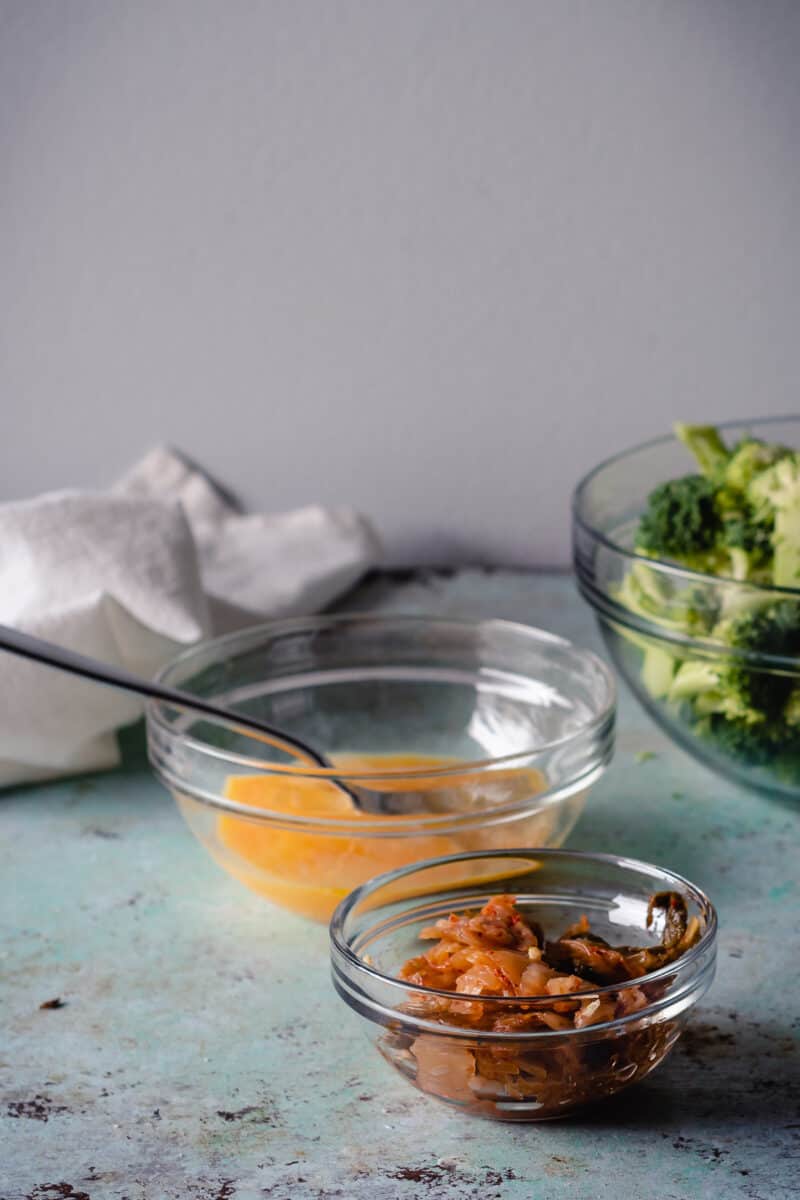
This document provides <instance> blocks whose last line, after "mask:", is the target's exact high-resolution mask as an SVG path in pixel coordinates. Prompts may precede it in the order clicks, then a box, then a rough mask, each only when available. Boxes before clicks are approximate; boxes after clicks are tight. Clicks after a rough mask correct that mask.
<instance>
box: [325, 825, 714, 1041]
mask: <svg viewBox="0 0 800 1200" xmlns="http://www.w3.org/2000/svg"><path fill="white" fill-rule="evenodd" d="M524 855H530V856H531V857H532V858H537V859H541V858H548V859H550V860H557V859H561V860H568V861H569V860H572V861H574V860H577V861H579V862H591V863H594V864H600V865H607V866H613V867H616V868H623V869H625V870H630V871H638V872H640V873H644V874H649V873H656V872H657V873H658V874H659V875H660V876H661V877H662V878H663V876H667V877H668V880H669V881H670V882H672V883H676V884H679V885H681V886H682V887H683V888H684V889H686V890H687V891H688V892H689V893H690V894H691V896H692V899H694V900H695V902H696V903H698V905H699V906H700V907H701V909H702V910H703V915H704V917H705V922H706V924H705V928H704V930H703V932H702V934H701V936H700V939H699V941H698V942H697V943H696V944H695V945H694V946H692V947H691V949H689V950H687V951H685V953H684V954H682V955H680V957H679V958H677V959H675V960H674V961H673V962H671V963H667V964H666V965H665V966H663V967H659V968H658V969H657V970H655V971H648V972H647V973H646V974H644V975H640V976H638V977H637V978H636V979H630V980H623V981H622V982H620V983H612V984H602V985H598V986H596V987H587V988H586V989H582V990H581V991H580V992H574V993H570V998H573V997H583V998H586V997H587V996H592V997H594V996H603V995H608V994H610V993H614V994H616V995H618V994H619V993H620V992H622V991H625V990H626V989H627V988H631V987H641V986H642V985H644V984H650V983H654V982H658V981H659V980H662V979H664V978H666V977H668V976H670V975H673V976H674V975H675V974H676V973H680V974H683V975H685V968H687V967H689V966H691V964H692V963H695V962H698V960H701V959H702V958H703V957H704V956H705V955H707V953H708V952H709V950H710V951H712V952H714V951H715V944H716V938H717V932H718V928H719V919H718V916H717V911H716V908H715V907H714V905H713V904H712V902H711V900H709V898H708V896H707V895H706V893H705V892H704V891H703V890H702V889H701V888H699V887H698V886H697V885H696V884H694V883H692V882H691V880H689V879H687V878H686V877H685V876H683V875H680V874H678V872H677V871H671V870H669V869H668V868H666V867H659V866H657V865H656V864H654V863H648V862H644V861H643V860H642V859H636V858H630V857H629V856H627V855H616V854H606V853H600V852H595V851H590V850H564V849H559V848H544V847H516V848H513V849H498V850H486V851H479V850H468V851H464V852H462V853H460V854H448V855H443V856H442V857H440V858H431V859H423V860H422V861H420V862H417V863H412V864H411V865H409V866H406V867H399V868H397V869H396V870H394V871H386V872H385V873H384V874H382V875H376V876H375V877H374V878H373V879H370V880H368V881H367V882H366V883H363V884H361V886H360V887H357V888H354V889H353V891H352V892H350V893H349V894H348V895H347V896H346V897H345V898H344V899H343V900H341V901H340V902H339V904H338V905H337V906H336V909H335V910H334V913H333V915H332V917H331V920H330V924H329V927H328V929H329V939H330V945H331V958H332V960H333V961H334V970H335V959H336V957H337V956H339V957H341V958H342V959H343V960H344V961H345V962H346V963H347V964H348V966H350V967H351V968H353V969H354V970H355V971H356V972H357V973H358V974H359V975H360V976H361V977H362V978H363V977H366V978H368V979H371V980H373V981H375V982H376V983H378V984H380V985H382V986H385V985H387V984H388V985H390V986H391V987H392V988H394V989H397V990H398V991H402V992H408V991H409V990H412V991H414V992H421V993H423V994H425V995H428V996H441V997H443V998H444V999H448V1000H468V999H470V998H472V999H474V1000H477V1001H480V1002H482V1003H488V1004H491V1005H493V1006H494V1005H497V1006H498V1008H499V1009H502V1008H504V1007H512V1006H514V1005H518V1004H520V1003H528V1004H530V1005H531V1007H533V1008H535V1007H544V1006H546V1005H547V1004H552V1000H553V998H552V997H544V996H531V997H523V996H480V995H477V994H474V993H467V992H451V991H444V990H440V989H438V988H430V987H425V986H423V985H422V984H413V985H410V984H409V983H408V981H407V980H402V979H399V978H398V977H397V976H393V975H386V974H384V972H382V971H378V970H377V969H376V968H375V967H373V966H371V965H370V964H369V963H366V962H364V960H363V959H362V958H360V957H359V956H358V955H357V954H356V953H355V952H354V951H353V950H352V949H351V947H350V944H349V942H348V941H347V939H346V938H345V936H344V924H345V921H346V920H347V918H348V916H349V915H350V913H351V911H352V909H353V908H354V907H355V905H356V904H358V903H359V902H360V901H361V900H363V899H364V898H365V897H368V896H370V895H371V894H374V893H375V892H376V891H378V890H379V889H380V888H382V887H386V886H387V885H390V884H392V883H395V882H396V881H397V880H399V879H403V878H405V877H407V876H409V875H413V874H414V873H415V872H417V871H421V870H426V869H429V868H431V867H438V866H443V865H449V864H451V863H457V862H466V861H468V860H474V859H477V858H519V857H520V856H524ZM431 894H434V893H431ZM481 894H482V895H483V894H485V895H486V896H487V898H488V896H489V894H490V893H489V891H488V890H487V891H486V892H485V893H484V891H483V890H482V889H481ZM492 894H495V895H496V894H498V893H496V892H495V893H492ZM409 899H415V900H419V899H420V896H419V895H416V896H414V897H409ZM713 961H714V959H713V958H712V965H713ZM681 994H683V993H682V991H681V990H680V989H679V990H678V992H672V993H669V994H668V995H667V996H663V997H659V998H658V999H657V1000H655V1001H653V1003H652V1004H648V1005H646V1006H645V1007H644V1008H642V1009H639V1010H637V1011H636V1012H634V1013H628V1014H626V1015H625V1016H623V1017H615V1018H613V1019H612V1020H610V1021H603V1022H598V1023H597V1024H596V1025H589V1026H584V1027H583V1028H580V1029H576V1028H573V1029H563V1030H534V1031H527V1032H521V1033H520V1032H514V1033H492V1032H491V1031H483V1030H471V1029H469V1028H468V1027H463V1026H457V1025H449V1024H447V1023H445V1022H438V1021H433V1022H427V1021H425V1019H424V1018H417V1017H415V1016H414V1014H406V1013H400V1014H399V1015H401V1016H402V1017H403V1018H404V1019H408V1021H409V1023H410V1024H416V1025H419V1026H420V1027H421V1026H422V1024H423V1023H424V1024H425V1025H426V1026H428V1025H430V1027H431V1030H432V1031H437V1032H439V1033H446V1034H447V1035H452V1034H456V1033H458V1034H459V1035H460V1036H467V1037H470V1038H472V1039H476V1038H490V1039H498V1038H500V1039H511V1040H513V1041H517V1040H520V1039H522V1040H526V1039H530V1040H538V1039H540V1038H544V1037H570V1036H575V1035H578V1034H586V1033H590V1032H593V1033H598V1032H602V1031H604V1030H606V1029H610V1028H612V1027H619V1026H620V1025H623V1024H627V1023H629V1022H630V1021H631V1020H632V1019H633V1018H637V1019H642V1018H643V1017H647V1016H648V1015H652V1013H653V1012H654V1011H658V1009H659V1008H661V1007H664V1004H665V1003H669V1002H671V1001H674V1000H675V999H676V998H677V996H678V995H681ZM367 999H368V1003H369V1005H370V1007H372V1008H374V1009H376V1010H378V1011H382V1012H383V1013H385V1014H387V1015H388V1016H390V1017H394V1018H395V1019H396V1018H397V1017H398V1011H399V1010H397V1009H394V1008H387V1007H386V1006H385V1005H382V1004H380V1002H378V1001H375V1000H373V999H372V998H371V997H369V996H368V997H367ZM537 1001H538V1004H537Z"/></svg>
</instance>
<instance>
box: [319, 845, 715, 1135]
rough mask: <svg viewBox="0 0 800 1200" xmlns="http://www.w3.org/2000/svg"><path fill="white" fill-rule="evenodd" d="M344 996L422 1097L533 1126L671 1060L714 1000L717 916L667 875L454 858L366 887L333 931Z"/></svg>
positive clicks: (571, 862) (489, 856) (609, 860)
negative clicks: (698, 1009)
mask: <svg viewBox="0 0 800 1200" xmlns="http://www.w3.org/2000/svg"><path fill="white" fill-rule="evenodd" d="M330 929H331V962H332V970H333V980H334V985H335V987H336V990H337V992H338V993H339V995H340V996H341V998H342V999H343V1000H344V1001H345V1003H346V1004H347V1005H348V1006H349V1007H350V1008H351V1009H353V1010H354V1011H355V1012H356V1013H358V1015H359V1016H360V1017H362V1018H363V1020H364V1023H365V1028H366V1030H367V1032H368V1034H369V1037H370V1039H371V1041H372V1042H373V1043H374V1045H375V1046H376V1048H377V1049H378V1050H379V1052H380V1053H381V1054H382V1056H383V1057H384V1058H385V1059H386V1061H387V1062H389V1063H390V1064H391V1065H392V1066H393V1067H394V1068H395V1069H396V1070H397V1071H399V1073H400V1074H401V1075H403V1076H404V1077H405V1078H406V1079H407V1080H408V1081H409V1082H410V1083H411V1084H413V1085H414V1086H415V1087H417V1088H418V1089H419V1090H420V1091H422V1092H425V1093H426V1094H427V1095H429V1096H433V1097H435V1098H436V1099H438V1100H442V1101H445V1102H446V1103H448V1104H450V1105H453V1106H455V1107H457V1108H460V1109H461V1110H462V1111H464V1112H465V1113H469V1114H473V1115H475V1116H481V1117H488V1118H493V1119H495V1120H506V1121H537V1120H545V1119H549V1118H554V1117H561V1116H564V1115H565V1114H567V1113H569V1112H570V1111H572V1110H574V1109H577V1108H579V1107H582V1106H584V1105H587V1104H590V1103H594V1102H595V1101H598V1100H601V1099H604V1098H606V1097H609V1096H613V1095H614V1094H615V1093H617V1092H619V1091H621V1090H622V1089H623V1088H626V1087H628V1086H629V1085H630V1084H632V1083H636V1082H637V1081H638V1080H641V1079H643V1078H644V1077H645V1076H646V1075H648V1074H649V1073H650V1072H651V1071H652V1070H654V1069H655V1068H656V1067H657V1066H658V1065H659V1064H660V1063H661V1062H662V1061H663V1060H664V1058H665V1057H666V1055H667V1054H668V1053H669V1051H670V1050H671V1048H672V1046H673V1045H674V1044H675V1042H676V1041H677V1039H678V1038H679V1036H680V1034H681V1031H682V1030H683V1028H684V1027H685V1025H686V1023H687V1022H688V1020H689V1014H690V1010H691V1008H692V1006H693V1005H694V1004H695V1003H696V1002H697V1001H698V1000H699V999H700V997H701V996H703V995H704V993H705V992H706V991H707V990H708V988H709V986H710V984H711V981H712V979H713V976H714V968H715V962H716V930H717V919H716V915H715V912H714V909H713V907H712V905H711V903H710V901H709V900H708V899H707V897H706V896H705V895H704V894H703V892H701V891H700V890H699V889H698V888H697V887H695V886H694V885H693V884H691V883H689V882H688V881H687V880H685V879H683V878H682V877H681V876H679V875H676V874H674V873H673V872H671V871H666V870H663V869H662V868H661V867H656V866H651V865H649V864H647V863H642V862H636V861H634V860H632V859H623V858H616V857H614V856H612V855H605V854H588V853H581V852H578V851H570V850H552V849H549V850H545V849H532V850H495V851H491V852H488V853H483V854H480V853H478V854H470V853H467V854H457V855H451V856H448V857H445V858H438V859H432V860H430V861H428V862H423V863H419V864H417V865H416V866H413V867H406V868H404V869H401V870H397V871H392V872H390V873H387V874H385V875H382V876H380V877H379V878H377V879H374V880H372V881H371V882H370V883H367V884H365V885H363V886H362V887H359V888H357V889H356V890H355V891H354V892H353V893H352V894H351V895H350V896H348V897H347V899H346V900H344V901H343V902H342V903H341V904H340V905H339V906H338V908H337V909H336V912H335V913H334V915H333V919H332V921H331V927H330Z"/></svg>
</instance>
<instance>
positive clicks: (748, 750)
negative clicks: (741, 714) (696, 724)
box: [708, 715, 781, 767]
mask: <svg viewBox="0 0 800 1200" xmlns="http://www.w3.org/2000/svg"><path fill="white" fill-rule="evenodd" d="M708 736H709V737H710V738H711V740H713V742H714V743H715V744H716V746H717V748H718V749H719V750H722V751H723V753H724V754H726V755H728V756H729V757H730V758H735V759H737V760H738V761H739V762H745V763H747V764H748V765H749V766H751V767H764V766H767V765H768V764H769V763H771V762H773V761H774V759H775V755H776V753H777V752H778V749H779V747H780V743H781V738H780V735H779V734H776V730H775V728H774V726H773V727H770V726H769V725H753V724H750V723H748V722H747V721H731V720H729V719H728V718H727V717H723V716H716V715H715V716H713V717H712V718H711V721H710V724H709V726H708Z"/></svg>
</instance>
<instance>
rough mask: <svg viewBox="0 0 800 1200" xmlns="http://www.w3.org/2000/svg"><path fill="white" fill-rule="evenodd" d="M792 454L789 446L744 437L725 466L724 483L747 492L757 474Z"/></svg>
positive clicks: (728, 486) (733, 488)
mask: <svg viewBox="0 0 800 1200" xmlns="http://www.w3.org/2000/svg"><path fill="white" fill-rule="evenodd" d="M792 454H793V451H792V450H790V449H789V448H788V446H775V445H770V444H769V443H768V442H761V441H759V440H758V439H757V438H742V440H741V441H740V442H739V443H738V445H737V446H735V447H734V450H733V453H732V454H731V457H730V459H729V460H728V462H727V464H726V466H725V469H724V471H723V474H722V484H723V486H724V487H726V488H731V489H732V490H733V491H735V492H746V491H747V489H748V488H749V486H750V484H751V483H752V482H753V480H754V479H755V477H756V476H757V475H760V474H761V473H762V471H766V470H767V468H768V467H771V466H773V465H774V464H775V463H776V462H779V461H780V459H782V458H786V457H787V456H791V455H792Z"/></svg>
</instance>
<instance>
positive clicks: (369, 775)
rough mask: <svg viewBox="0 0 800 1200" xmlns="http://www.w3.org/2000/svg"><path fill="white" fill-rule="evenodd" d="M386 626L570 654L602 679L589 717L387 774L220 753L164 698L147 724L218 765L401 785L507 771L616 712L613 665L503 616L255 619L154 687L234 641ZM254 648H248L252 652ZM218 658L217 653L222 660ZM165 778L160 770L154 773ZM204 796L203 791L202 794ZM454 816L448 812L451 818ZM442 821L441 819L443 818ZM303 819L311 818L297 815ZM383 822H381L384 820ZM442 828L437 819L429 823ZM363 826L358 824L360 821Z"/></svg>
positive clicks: (205, 646)
mask: <svg viewBox="0 0 800 1200" xmlns="http://www.w3.org/2000/svg"><path fill="white" fill-rule="evenodd" d="M386 623H392V624H396V625H402V626H404V627H406V628H409V629H412V628H413V627H414V626H415V625H417V626H423V625H424V626H431V625H433V626H457V627H461V628H463V629H473V630H475V631H479V630H481V629H486V630H493V631H497V630H499V631H501V632H503V631H505V632H508V633H511V634H513V635H515V636H520V635H521V636H523V637H525V638H526V639H528V640H529V641H530V642H532V643H534V644H536V645H538V646H540V647H552V648H554V649H558V650H561V651H566V652H569V653H570V654H571V655H572V656H574V659H575V661H576V662H580V663H581V665H582V666H584V667H591V668H592V670H593V672H594V673H595V676H596V678H597V679H599V680H600V681H601V682H602V689H598V694H597V695H596V696H595V695H593V696H592V698H591V706H592V715H591V717H590V718H589V719H588V720H586V721H585V722H583V723H582V724H581V725H580V727H579V728H578V729H577V730H573V731H572V732H570V733H567V734H564V735H563V736H562V737H559V738H555V739H553V740H551V741H549V742H543V743H541V744H539V745H537V746H533V747H528V748H525V749H523V750H515V751H514V752H513V753H510V754H504V755H499V756H494V757H488V758H482V759H473V760H458V761H454V762H453V763H452V764H447V765H446V766H443V767H433V768H431V767H414V768H409V769H401V770H396V769H395V770H391V769H387V768H383V769H379V768H373V769H369V768H368V769H364V770H360V769H353V770H351V769H344V770H343V769H341V768H336V767H335V766H334V767H312V766H308V765H305V764H301V765H295V764H293V763H273V762H269V761H266V760H263V759H260V758H258V757H257V756H254V755H253V756H251V755H245V754H240V753H238V752H232V751H228V750H223V749H220V748H219V747H216V746H213V745H212V744H211V743H207V742H204V741H202V740H200V739H198V738H194V737H192V736H191V735H190V734H187V733H185V732H183V731H182V730H180V729H177V728H176V727H175V725H174V723H173V722H171V721H170V720H168V719H167V718H166V716H165V712H166V711H167V710H169V709H170V708H171V706H170V705H169V704H168V703H166V702H162V701H156V700H149V701H148V702H147V705H146V717H147V724H148V727H152V728H154V729H155V730H157V732H158V733H159V734H161V735H162V736H166V737H167V738H171V739H176V740H178V741H179V742H180V745H181V747H182V748H185V749H190V750H194V751H195V752H197V753H200V754H203V755H205V756H207V757H209V758H215V759H218V760H220V759H221V760H224V761H225V762H227V763H230V764H231V765H233V766H241V767H248V768H253V767H256V768H258V769H259V770H261V771H262V772H264V773H266V774H275V775H285V776H289V777H291V778H295V779H297V778H303V779H321V780H325V779H334V780H335V779H347V780H354V781H356V780H357V781H359V782H369V780H386V779H388V778H391V779H397V780H402V781H407V780H414V779H430V778H437V779H439V778H441V779H447V778H449V777H452V776H458V775H463V774H464V773H467V772H468V773H470V774H476V775H477V774H483V773H486V772H489V771H493V770H496V769H497V768H502V767H508V766H513V765H514V764H515V763H519V764H521V763H522V762H524V761H525V760H529V759H532V758H536V757H537V756H540V755H542V754H546V753H549V752H551V751H554V750H558V749H560V748H562V747H563V746H566V745H569V743H570V742H575V741H577V740H578V739H580V738H584V737H587V736H591V735H592V734H594V733H595V732H597V731H601V730H602V729H603V727H604V726H605V725H606V724H607V723H608V722H609V721H610V720H612V719H613V717H614V714H615V712H616V704H617V683H616V676H615V675H614V672H613V670H612V668H611V667H610V666H609V665H608V664H607V663H606V662H605V661H604V660H603V659H602V658H601V657H600V656H599V655H598V654H596V653H595V652H594V651H593V650H588V649H585V648H584V647H582V646H578V645H577V644H576V643H575V642H572V641H570V640H569V638H564V637H561V636H560V635H558V634H555V633H551V632H549V631H548V630H546V629H541V628H540V627H539V626H536V625H527V624H525V623H524V622H521V621H507V620H504V619H501V618H480V617H478V618H470V617H450V616H440V615H428V614H425V613H385V614H384V613H380V612H367V613H348V612H344V613H320V614H316V615H309V616H305V617H288V618H277V619H275V620H271V621H264V622H259V623H257V624H255V625H250V626H247V627H246V628H245V629H241V630H236V631H234V632H233V633H228V634H223V635H222V636H221V637H218V638H206V639H203V640H201V641H199V642H196V643H194V644H193V645H192V646H189V647H187V648H186V649H184V650H183V651H181V652H180V653H179V654H177V655H176V656H175V657H173V658H172V659H170V661H169V662H168V663H166V664H165V666H163V667H162V668H161V670H160V671H159V672H158V674H157V676H156V681H157V682H159V683H164V682H169V678H170V676H171V674H172V672H174V671H175V670H177V669H179V668H180V667H181V666H182V665H183V664H185V663H187V662H189V661H191V659H192V658H193V657H196V656H198V655H201V654H203V653H208V652H209V651H210V650H214V651H220V650H224V649H225V648H226V647H229V646H232V645H238V644H240V643H245V644H248V643H252V644H253V646H255V645H258V644H259V643H260V642H261V641H263V640H266V639H267V638H268V637H272V636H276V635H280V634H283V633H286V632H291V631H292V630H301V629H306V628H308V627H309V626H320V625H322V624H325V625H334V626H335V625H345V624H349V625H353V624H356V625H360V626H362V627H363V626H368V625H370V624H372V625H378V624H386ZM250 648H251V649H252V646H251V647H250ZM223 657H224V656H223V655H219V658H220V659H222V658H223ZM156 769H157V770H159V771H160V772H161V773H163V771H162V769H161V767H160V766H158V767H157V768H156ZM169 782H170V786H176V785H179V784H180V781H178V780H176V779H175V778H174V777H172V778H170V780H169ZM566 782H568V781H562V783H560V784H559V787H558V789H551V788H548V789H546V790H545V791H543V792H540V793H538V794H537V797H536V799H537V800H538V801H539V802H540V803H541V802H542V801H543V800H544V799H545V798H546V797H547V796H548V794H549V793H550V791H551V790H561V789H562V788H563V786H564V784H565V783H566ZM200 790H201V791H202V789H200ZM200 798H202V799H203V800H206V801H208V800H210V799H211V795H210V794H208V793H206V794H204V795H202V796H201V797H200ZM224 807H226V808H227V809H230V810H231V811H241V812H242V815H247V816H250V817H258V816H259V815H263V816H272V815H274V816H275V817H277V818H280V819H285V818H286V817H287V815H288V814H285V813H273V810H270V809H262V808H251V807H250V806H249V805H242V806H236V807H235V808H231V804H230V803H228V804H226V805H224ZM507 807H508V806H499V807H498V808H497V809H496V810H493V812H496V813H497V814H499V813H500V812H501V811H505V810H506V808H507ZM450 816H451V817H452V814H450ZM444 819H446V818H444ZM303 820H304V821H308V820H311V819H310V818H303ZM319 820H320V821H321V823H322V824H330V823H331V822H330V819H329V818H319ZM384 820H385V818H384ZM431 820H432V821H433V820H435V821H438V822H440V823H441V821H442V820H443V818H431ZM335 825H336V826H337V828H339V829H343V828H344V825H345V822H342V821H336V822H335ZM359 827H361V823H359Z"/></svg>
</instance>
